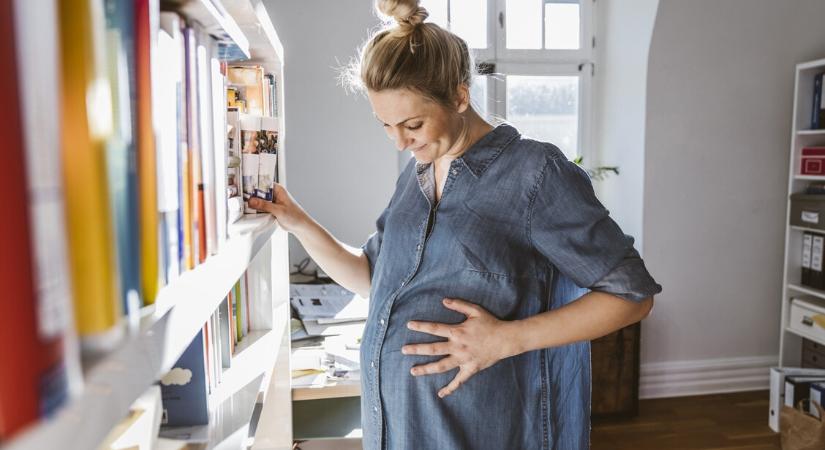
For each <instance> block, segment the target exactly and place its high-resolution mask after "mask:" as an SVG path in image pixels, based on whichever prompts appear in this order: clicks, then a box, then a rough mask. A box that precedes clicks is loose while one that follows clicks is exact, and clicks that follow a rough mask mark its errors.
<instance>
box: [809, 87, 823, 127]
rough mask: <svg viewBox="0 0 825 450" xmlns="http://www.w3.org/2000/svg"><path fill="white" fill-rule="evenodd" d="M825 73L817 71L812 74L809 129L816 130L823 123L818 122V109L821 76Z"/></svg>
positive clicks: (820, 101)
mask: <svg viewBox="0 0 825 450" xmlns="http://www.w3.org/2000/svg"><path fill="white" fill-rule="evenodd" d="M823 75H825V74H822V73H818V74H816V75H814V92H813V99H812V101H811V129H812V130H816V129H818V128H820V127H822V126H823V125H825V124H823V123H822V122H820V109H821V106H820V105H821V103H822V76H823Z"/></svg>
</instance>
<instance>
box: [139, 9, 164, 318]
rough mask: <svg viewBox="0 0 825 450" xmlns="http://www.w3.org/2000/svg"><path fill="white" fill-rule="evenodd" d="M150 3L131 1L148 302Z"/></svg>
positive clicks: (151, 234)
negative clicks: (133, 16)
mask: <svg viewBox="0 0 825 450" xmlns="http://www.w3.org/2000/svg"><path fill="white" fill-rule="evenodd" d="M151 11H152V9H151V2H150V0H137V1H136V2H135V70H136V72H137V73H136V80H137V97H138V99H137V100H138V102H137V122H138V126H137V128H138V136H137V144H138V152H137V153H138V179H139V185H140V190H139V192H140V265H141V271H140V272H141V277H140V278H141V284H142V287H143V289H142V290H143V302H144V303H145V304H152V303H154V302H155V298H156V297H157V295H158V291H159V290H160V269H159V267H158V266H159V262H160V251H159V248H160V244H159V240H158V239H159V238H158V234H159V233H158V227H159V223H160V222H159V217H158V197H157V196H158V193H157V185H158V183H157V155H156V154H155V134H154V128H153V123H152V72H151V24H150V14H151Z"/></svg>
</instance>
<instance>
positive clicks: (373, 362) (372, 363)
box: [370, 361, 375, 369]
mask: <svg viewBox="0 0 825 450" xmlns="http://www.w3.org/2000/svg"><path fill="white" fill-rule="evenodd" d="M370 367H372V368H373V369H375V361H372V362H371V363H370Z"/></svg>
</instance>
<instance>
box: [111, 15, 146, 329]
mask: <svg viewBox="0 0 825 450" xmlns="http://www.w3.org/2000/svg"><path fill="white" fill-rule="evenodd" d="M105 11H106V40H105V43H106V61H107V66H108V67H107V68H108V79H109V87H110V92H111V98H112V113H113V128H112V136H111V137H110V138H109V140H108V142H107V149H106V158H107V167H106V168H107V171H108V180H109V194H110V197H109V201H110V203H111V208H112V211H113V213H114V217H113V220H114V230H115V236H116V241H115V245H116V249H117V251H116V254H117V261H118V273H119V279H120V301H121V302H122V304H123V306H122V307H123V310H124V311H125V314H126V316H127V318H128V320H127V323H129V324H130V328H131V329H132V330H133V331H134V330H135V329H136V328H137V325H138V322H139V320H140V317H139V314H140V307H141V306H143V304H142V295H141V289H142V286H141V279H140V278H141V264H140V258H141V254H140V247H139V244H140V229H139V227H138V221H139V217H140V204H139V202H138V174H137V167H136V166H135V164H134V163H133V161H135V160H136V158H137V149H136V147H135V140H134V136H135V133H136V118H135V111H136V105H135V103H134V102H133V101H132V99H134V98H135V78H134V68H135V59H134V56H135V52H134V50H135V49H134V45H135V38H134V25H135V17H134V10H133V3H132V2H121V1H116V0H106V1H105Z"/></svg>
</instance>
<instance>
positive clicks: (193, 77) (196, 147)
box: [183, 28, 205, 267]
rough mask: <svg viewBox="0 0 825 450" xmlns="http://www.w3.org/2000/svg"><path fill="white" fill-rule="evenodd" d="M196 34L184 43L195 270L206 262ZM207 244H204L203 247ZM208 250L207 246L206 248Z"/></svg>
mask: <svg viewBox="0 0 825 450" xmlns="http://www.w3.org/2000/svg"><path fill="white" fill-rule="evenodd" d="M196 39H197V38H196V32H195V30H194V29H193V28H184V29H183V40H184V46H185V48H186V53H185V54H186V59H185V61H186V128H187V132H186V137H187V148H188V159H189V168H188V176H189V187H188V188H189V189H190V195H189V197H190V202H191V203H190V204H189V216H190V217H191V236H192V242H191V249H190V250H191V263H192V267H194V266H196V265H198V264H200V263H201V262H203V260H205V255H203V256H204V257H202V255H201V253H202V252H201V249H202V242H201V241H202V239H204V234H205V233H203V230H204V225H205V224H203V223H202V220H203V219H202V215H201V212H202V211H203V209H204V208H203V203H202V192H203V181H202V168H201V147H200V146H201V142H200V137H201V136H200V119H199V117H198V112H199V106H198V63H197V52H198V50H197V40H196ZM204 244H205V243H204ZM204 247H205V245H204Z"/></svg>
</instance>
